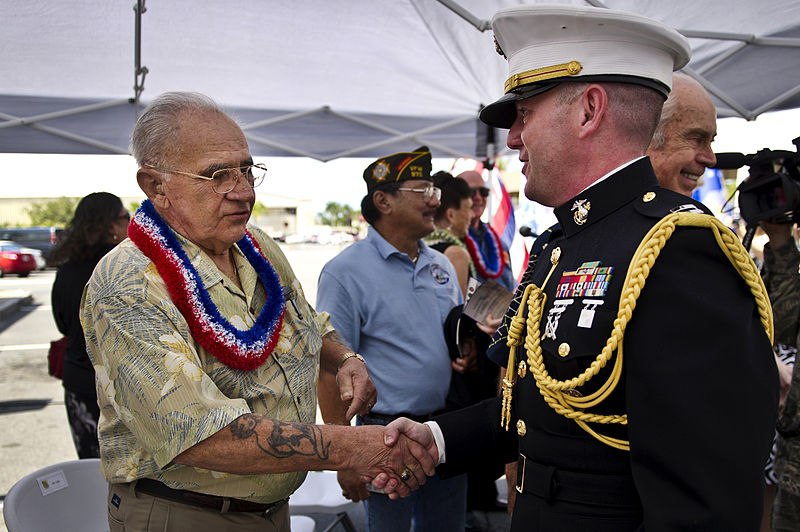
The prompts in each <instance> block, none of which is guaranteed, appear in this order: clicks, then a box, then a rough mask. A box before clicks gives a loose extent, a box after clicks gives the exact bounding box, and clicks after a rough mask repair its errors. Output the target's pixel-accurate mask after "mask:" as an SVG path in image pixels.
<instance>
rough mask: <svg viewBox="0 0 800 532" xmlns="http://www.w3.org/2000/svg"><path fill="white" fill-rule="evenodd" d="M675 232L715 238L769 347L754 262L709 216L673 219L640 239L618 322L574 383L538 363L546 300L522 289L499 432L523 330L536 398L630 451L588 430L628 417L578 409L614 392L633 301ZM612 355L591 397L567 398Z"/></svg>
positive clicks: (768, 323) (764, 300)
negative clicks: (745, 290) (701, 232)
mask: <svg viewBox="0 0 800 532" xmlns="http://www.w3.org/2000/svg"><path fill="white" fill-rule="evenodd" d="M676 226H684V227H704V228H707V229H709V230H711V231H712V232H713V233H714V238H715V239H716V241H717V244H718V245H719V247H720V249H721V250H722V252H723V253H724V254H725V256H726V257H728V260H730V262H731V264H733V266H734V268H735V269H736V271H737V272H738V273H739V275H740V276H741V277H742V279H744V281H745V283H747V286H748V287H749V288H750V291H751V293H752V294H753V297H754V299H755V302H756V306H757V307H758V313H759V316H760V318H761V324H762V325H763V326H764V330H765V331H766V332H767V336H768V337H769V340H770V343H771V342H772V339H773V324H772V309H771V307H770V304H769V297H768V296H767V291H766V288H765V287H764V283H763V281H762V280H761V276H760V275H759V274H758V270H757V269H756V266H755V264H753V260H752V259H751V258H750V255H749V254H748V253H747V250H745V249H744V247H743V246H742V244H741V242H740V241H739V239H738V238H737V237H736V235H734V234H733V233H732V232H731V231H730V229H728V228H727V227H725V225H724V224H722V222H720V221H719V220H717V219H716V218H714V217H713V216H710V215H707V214H698V213H688V212H680V213H672V214H669V215H667V216H665V217H664V218H662V219H661V220H660V221H659V222H658V223H657V224H655V225H654V226H653V227H652V228H651V229H650V231H649V232H648V233H647V234H646V235H645V236H644V238H643V239H642V242H641V243H640V244H639V247H638V248H637V249H636V253H634V255H633V258H632V259H631V262H630V266H629V268H628V273H627V275H626V277H625V282H624V284H623V289H622V294H621V296H620V301H619V311H618V313H617V318H616V319H615V320H614V328H613V330H612V332H611V335H610V336H609V338H608V340H607V341H606V345H605V346H604V347H603V349H602V351H601V352H600V354H599V355H597V358H596V359H595V360H594V361H593V362H592V363H591V365H590V366H589V367H588V368H586V370H585V371H584V372H583V373H581V374H580V375H578V376H577V377H575V378H572V379H568V380H564V381H558V380H555V379H553V378H552V377H550V375H549V374H548V373H547V369H546V368H545V366H544V361H543V358H542V348H541V345H540V336H539V334H538V333H539V325H540V322H541V317H542V311H543V309H544V306H545V303H546V300H547V296H546V295H545V294H544V293H543V292H542V290H541V289H540V288H539V287H538V286H536V285H533V284H531V285H529V286H527V287H526V288H525V292H524V294H523V296H522V302H521V303H520V306H519V309H518V311H517V314H516V315H515V316H514V318H513V320H512V322H511V324H510V325H509V332H508V342H507V343H508V346H509V356H508V365H507V366H506V378H505V379H503V409H502V416H501V422H500V424H501V426H503V427H504V428H505V429H506V430H508V423H509V419H510V417H511V394H512V389H513V386H514V383H515V381H516V371H515V369H516V368H515V358H516V354H515V351H516V348H517V347H518V346H519V345H520V344H521V343H522V335H523V333H524V331H525V328H526V327H527V331H528V334H527V335H526V338H525V350H526V352H527V359H528V364H529V366H530V369H531V372H532V373H533V376H534V379H535V380H536V386H537V387H538V388H539V392H540V393H541V394H542V396H543V397H544V399H545V401H546V402H547V404H548V405H549V406H550V407H551V408H552V409H553V410H555V411H556V412H557V413H559V414H561V415H563V416H565V417H568V418H571V419H574V420H575V422H576V423H577V424H578V425H579V426H580V427H581V428H582V429H583V430H585V431H586V432H588V433H589V434H591V435H592V436H593V437H594V438H596V439H598V440H599V441H601V442H603V443H605V444H606V445H609V446H611V447H615V448H617V449H622V450H626V451H627V450H630V444H629V442H628V441H627V440H622V439H619V438H613V437H610V436H606V435H603V434H598V433H597V432H595V431H594V430H593V429H592V428H591V427H589V426H588V425H587V423H604V424H608V423H617V424H621V425H626V424H627V423H628V416H627V415H599V414H592V413H590V412H585V411H584V410H583V409H585V408H589V407H592V406H596V405H598V404H600V403H601V402H602V401H603V400H605V399H606V398H607V397H608V396H609V395H610V394H611V392H613V391H614V388H615V387H616V386H617V384H618V383H619V379H620V375H621V373H622V343H623V342H622V340H623V336H624V334H625V327H626V326H627V323H628V321H629V320H630V319H631V317H632V315H633V310H634V308H636V300H637V299H638V297H639V294H641V291H642V289H644V285H645V281H646V280H647V277H648V275H649V274H650V269H651V268H652V267H653V264H654V263H655V261H656V259H657V258H658V255H659V253H660V252H661V249H662V248H663V247H664V246H665V245H666V243H667V240H669V238H670V237H671V236H672V233H673V232H674V231H675V227H676ZM552 262H553V265H552V267H551V268H550V273H548V274H547V278H546V279H545V281H544V282H543V283H542V286H545V285H546V284H547V280H548V279H549V278H550V275H551V274H552V273H553V271H554V270H555V267H556V265H557V263H558V258H557V257H555V259H554V260H552ZM526 303H527V307H528V317H527V320H526V319H525V317H524V308H525V306H526ZM615 350H616V351H617V357H616V360H615V361H614V367H613V369H612V372H611V375H610V376H609V377H608V380H606V382H605V383H604V384H603V385H602V386H601V387H600V388H599V389H598V390H597V391H596V392H594V393H592V394H590V395H587V396H585V397H574V396H573V395H572V394H570V392H572V391H573V389H574V388H577V387H580V386H583V385H584V384H586V382H588V381H589V379H591V378H592V377H594V376H595V375H597V373H598V372H599V371H600V370H601V369H602V368H603V367H605V366H606V364H607V363H608V362H609V360H610V359H611V357H612V356H613V353H614V351H615Z"/></svg>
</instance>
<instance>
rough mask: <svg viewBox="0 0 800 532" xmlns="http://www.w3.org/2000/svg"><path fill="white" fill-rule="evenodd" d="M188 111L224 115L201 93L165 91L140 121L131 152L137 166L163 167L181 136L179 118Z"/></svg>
mask: <svg viewBox="0 0 800 532" xmlns="http://www.w3.org/2000/svg"><path fill="white" fill-rule="evenodd" d="M185 111H206V112H213V113H220V114H224V111H222V109H221V108H220V107H219V105H217V103H216V102H215V101H214V100H212V99H211V98H209V97H208V96H205V95H203V94H200V93H197V92H165V93H163V94H161V95H159V96H158V97H157V98H156V99H155V100H153V102H152V103H151V104H150V105H148V106H147V108H146V109H145V110H144V112H143V113H142V115H141V116H140V117H139V119H138V120H137V121H136V126H134V128H133V133H132V134H131V145H130V150H131V154H132V155H133V157H134V158H135V159H136V164H138V165H139V167H142V166H143V165H144V164H145V163H147V164H161V163H162V161H161V159H162V158H163V156H164V151H165V148H166V147H167V146H169V145H170V144H171V143H172V142H174V140H175V137H176V135H177V130H178V127H177V120H176V118H177V116H178V114H180V113H182V112H185Z"/></svg>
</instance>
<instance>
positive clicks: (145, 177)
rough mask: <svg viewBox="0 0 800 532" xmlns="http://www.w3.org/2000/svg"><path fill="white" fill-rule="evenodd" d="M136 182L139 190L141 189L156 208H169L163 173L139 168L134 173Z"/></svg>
mask: <svg viewBox="0 0 800 532" xmlns="http://www.w3.org/2000/svg"><path fill="white" fill-rule="evenodd" d="M136 181H137V182H138V183H139V188H141V189H142V191H143V192H144V193H145V195H146V196H147V198H148V199H149V200H150V201H152V202H153V205H155V207H156V208H165V207H168V206H169V200H168V199H167V194H166V190H165V186H166V178H165V177H164V173H163V172H160V171H158V170H156V169H154V168H139V170H138V171H137V172H136Z"/></svg>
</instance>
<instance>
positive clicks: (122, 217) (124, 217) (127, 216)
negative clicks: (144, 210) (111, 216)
mask: <svg viewBox="0 0 800 532" xmlns="http://www.w3.org/2000/svg"><path fill="white" fill-rule="evenodd" d="M117 220H127V221H129V222H130V221H131V213H129V212H128V211H125V214H120V215H119V216H117Z"/></svg>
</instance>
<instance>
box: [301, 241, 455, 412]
mask: <svg viewBox="0 0 800 532" xmlns="http://www.w3.org/2000/svg"><path fill="white" fill-rule="evenodd" d="M419 247H420V253H419V258H418V260H417V263H416V265H415V264H414V263H413V262H412V261H411V259H409V258H408V255H406V254H405V253H401V252H400V251H398V250H397V249H396V248H395V247H394V246H392V245H391V244H389V243H388V242H387V241H386V240H385V239H384V238H383V237H382V236H381V235H380V234H379V233H378V232H377V231H376V230H375V229H374V228H372V227H370V228H369V231H368V233H367V237H366V238H365V239H364V240H360V241H358V242H356V243H354V244H353V245H351V246H349V247H348V248H346V249H344V250H343V251H342V252H341V253H340V254H339V255H337V256H336V257H334V258H333V259H332V260H331V261H330V262H328V263H327V264H326V265H325V267H324V268H323V269H322V272H321V273H320V276H319V287H318V289H317V304H316V308H317V310H318V311H325V312H327V313H329V314H330V316H331V324H332V325H333V326H334V327H335V328H336V331H337V332H338V333H339V334H340V335H342V337H343V338H344V339H345V340H346V341H347V343H348V344H349V345H350V347H351V348H353V350H354V351H356V352H357V353H359V354H361V356H363V357H364V360H366V362H367V369H369V373H370V375H371V376H372V380H373V382H374V383H375V387H376V388H377V390H378V402H377V404H376V405H375V406H374V407H373V409H372V411H373V412H376V413H380V414H398V413H406V414H416V415H421V414H428V413H431V412H434V411H436V410H440V409H442V408H443V407H444V402H445V396H446V395H447V390H448V388H449V387H450V374H451V369H450V357H449V356H448V354H447V345H446V344H445V341H444V333H443V330H442V326H443V324H444V320H445V318H446V317H447V314H448V313H449V312H450V310H451V309H452V308H453V307H454V306H456V305H459V304H461V303H462V302H463V299H462V296H461V289H460V288H459V286H458V280H457V278H456V272H455V270H454V269H453V265H452V264H451V263H450V261H449V260H448V259H447V257H445V256H444V255H442V254H441V253H439V252H438V251H436V250H433V249H431V248H429V247H428V246H427V245H426V244H425V243H424V242H423V241H422V240H420V241H419Z"/></svg>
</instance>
